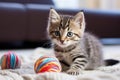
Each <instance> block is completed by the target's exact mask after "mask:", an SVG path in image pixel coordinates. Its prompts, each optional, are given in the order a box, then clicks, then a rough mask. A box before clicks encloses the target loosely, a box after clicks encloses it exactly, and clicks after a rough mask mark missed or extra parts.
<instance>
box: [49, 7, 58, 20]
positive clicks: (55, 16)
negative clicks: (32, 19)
mask: <svg viewBox="0 0 120 80" xmlns="http://www.w3.org/2000/svg"><path fill="white" fill-rule="evenodd" d="M49 20H50V22H57V21H59V20H60V16H59V14H58V13H57V12H56V11H55V10H54V9H52V8H51V9H50V12H49Z"/></svg>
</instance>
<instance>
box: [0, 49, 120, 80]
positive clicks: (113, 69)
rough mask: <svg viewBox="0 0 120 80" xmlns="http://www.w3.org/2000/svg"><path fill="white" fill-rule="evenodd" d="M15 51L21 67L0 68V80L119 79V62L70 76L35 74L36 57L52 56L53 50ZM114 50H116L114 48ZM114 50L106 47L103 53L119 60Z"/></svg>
mask: <svg viewBox="0 0 120 80" xmlns="http://www.w3.org/2000/svg"><path fill="white" fill-rule="evenodd" d="M108 49H109V48H108ZM110 50H111V49H110ZM113 50H115V49H113ZM113 50H111V51H113ZM108 51H109V50H108ZM111 51H110V52H111ZM4 52H5V51H1V53H0V56H2V55H3V53H4ZM15 52H17V53H19V54H18V55H19V56H20V57H21V59H22V66H21V68H20V69H13V70H10V69H9V70H0V80H120V64H117V65H114V66H108V67H99V68H98V69H96V70H91V71H83V73H82V74H80V75H79V76H71V75H68V74H65V73H41V74H36V73H34V69H33V68H34V62H35V61H36V59H38V58H39V57H40V56H42V55H52V56H54V54H53V51H52V50H51V49H43V48H37V49H35V50H28V52H26V51H24V50H23V51H22V52H19V51H15ZM104 52H105V50H104ZM114 52H116V50H115V51H114ZM114 52H111V53H108V52H107V49H106V53H107V54H105V55H104V56H105V59H107V58H114V59H119V60H120V53H118V52H116V53H114Z"/></svg>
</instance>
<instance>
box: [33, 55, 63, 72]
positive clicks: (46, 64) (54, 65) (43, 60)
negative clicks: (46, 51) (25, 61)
mask: <svg viewBox="0 0 120 80" xmlns="http://www.w3.org/2000/svg"><path fill="white" fill-rule="evenodd" d="M34 70H35V72H36V73H42V72H60V71H61V65H60V63H59V61H58V59H57V58H55V57H49V56H42V57H40V58H39V59H38V60H37V61H36V62H35V65H34Z"/></svg>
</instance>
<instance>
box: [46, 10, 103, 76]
mask: <svg viewBox="0 0 120 80" xmlns="http://www.w3.org/2000/svg"><path fill="white" fill-rule="evenodd" d="M84 30H85V20H84V14H83V12H79V13H78V14H76V15H75V16H69V15H59V14H58V13H57V12H56V11H55V10H54V9H51V10H50V14H49V21H48V33H49V36H50V38H51V40H52V42H53V44H54V50H55V53H56V57H57V58H58V59H59V60H60V62H61V65H62V67H63V71H66V72H67V73H69V74H72V75H78V74H80V73H81V71H82V70H84V69H95V68H97V67H99V66H101V65H103V64H104V63H103V59H102V58H103V57H102V48H101V46H102V45H101V44H100V42H99V41H98V39H97V38H96V37H95V36H93V35H92V34H90V33H87V32H84Z"/></svg>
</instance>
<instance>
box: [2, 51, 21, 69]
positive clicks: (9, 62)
mask: <svg viewBox="0 0 120 80" xmlns="http://www.w3.org/2000/svg"><path fill="white" fill-rule="evenodd" d="M20 66H21V60H20V58H19V57H18V56H17V55H16V54H15V53H14V52H10V51H9V52H7V53H5V54H4V55H3V56H2V57H1V69H15V68H20Z"/></svg>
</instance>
